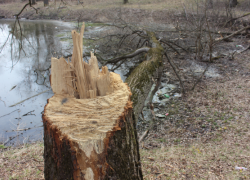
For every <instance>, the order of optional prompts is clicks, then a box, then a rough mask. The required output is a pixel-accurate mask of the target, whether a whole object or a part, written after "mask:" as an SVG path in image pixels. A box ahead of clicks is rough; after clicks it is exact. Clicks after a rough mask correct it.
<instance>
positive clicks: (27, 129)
mask: <svg viewBox="0 0 250 180" xmlns="http://www.w3.org/2000/svg"><path fill="white" fill-rule="evenodd" d="M20 25H21V30H22V31H20V28H19V27H18V26H17V27H18V29H19V32H18V33H12V32H13V29H14V26H15V21H14V20H0V82H1V89H0V144H4V145H5V146H10V145H11V146H15V145H18V144H24V143H31V142H34V141H38V140H43V123H42V113H43V110H44V106H45V105H46V104H47V99H49V98H50V97H51V96H53V92H52V90H51V88H50V82H49V75H50V65H51V57H61V56H67V55H68V54H71V53H72V39H71V30H73V29H76V28H77V27H76V26H77V24H76V23H73V22H61V21H44V20H38V21H37V20H36V21H27V20H22V21H21V22H20ZM107 28H108V27H105V26H103V25H99V24H93V23H92V24H89V25H88V24H87V25H86V31H85V34H84V37H85V38H89V37H91V36H96V35H97V34H98V33H99V32H103V31H105V30H107ZM20 32H22V34H21V33H20ZM84 48H85V51H86V52H87V51H88V52H89V51H91V50H92V49H91V48H92V47H89V46H86V47H84ZM129 64H131V63H129ZM132 65H133V63H132ZM108 67H110V68H111V66H109V65H108ZM115 72H116V73H118V74H120V75H121V77H122V79H123V81H124V80H125V76H124V74H126V73H128V70H127V69H126V67H121V68H119V69H117V70H116V71H115ZM30 97H31V98H30ZM22 101H23V102H22ZM20 102H21V103H20Z"/></svg>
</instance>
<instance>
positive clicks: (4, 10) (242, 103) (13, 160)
mask: <svg viewBox="0 0 250 180" xmlns="http://www.w3.org/2000/svg"><path fill="white" fill-rule="evenodd" d="M167 2H169V1H167ZM242 2H243V1H242ZM244 2H245V1H244ZM102 3H103V2H102ZM102 3H99V4H98V2H93V3H90V4H89V5H87V4H88V3H87V2H86V4H85V3H84V6H85V8H86V11H84V12H82V11H80V10H79V11H78V8H77V7H75V6H76V2H73V3H72V5H71V6H69V7H70V8H71V11H69V10H67V11H66V9H67V8H61V9H60V8H58V7H57V8H55V9H54V10H53V7H52V6H51V7H49V8H44V7H42V2H39V3H38V4H37V5H36V7H38V8H41V9H42V11H41V12H39V13H38V14H35V12H34V10H32V11H29V10H28V11H27V12H25V13H24V14H23V17H25V18H29V19H41V18H44V19H62V20H77V19H79V20H89V21H94V22H109V21H110V18H109V17H110V16H111V15H110V14H112V13H110V9H107V8H108V7H109V8H113V9H112V10H113V12H114V14H117V12H118V11H119V6H121V2H119V3H114V2H113V1H107V2H106V4H105V5H104V4H102ZM180 3H182V1H175V3H169V4H168V3H165V4H164V3H163V1H159V2H158V3H155V4H157V5H155V6H154V2H152V3H149V2H144V3H141V4H140V3H136V2H134V1H131V3H130V4H128V5H126V8H123V9H122V10H121V11H122V12H123V13H122V14H126V13H127V15H128V19H131V21H137V20H138V19H139V18H143V17H144V16H143V14H147V12H148V11H149V9H150V7H151V6H153V7H154V9H153V11H152V16H151V17H152V18H153V20H154V21H155V22H161V23H164V21H165V20H164V18H163V17H164V16H165V15H166V16H167V15H169V13H170V12H172V11H168V10H167V9H168V8H169V9H170V10H172V9H178V8H180V7H181V5H180ZM17 4H18V6H19V7H20V6H21V5H22V4H23V3H17ZM17 4H16V5H15V6H13V4H12V5H10V4H5V5H4V6H2V5H1V7H0V15H2V14H4V16H6V17H10V18H11V17H12V15H13V12H14V11H18V10H20V8H17ZM74 4H75V5H74ZM111 4H112V5H111ZM150 4H151V5H150ZM99 5H100V6H101V5H102V6H103V8H102V11H101V13H100V9H98V7H99ZM165 5H166V6H165ZM57 6H63V7H64V6H65V5H62V4H60V3H59V2H58V3H57ZM139 7H140V8H139ZM79 9H80V8H79ZM151 10H152V9H151ZM151 10H150V11H151ZM64 11H65V12H64ZM246 11H247V10H244V9H243V10H242V12H240V13H239V14H242V13H244V12H246ZM66 12H70V13H68V15H67V14H66ZM91 12H92V16H91ZM32 13H33V14H32ZM135 14H139V15H138V16H136V18H134V19H133V18H132V17H133V15H135ZM129 17H130V18H129ZM137 18H138V19H137ZM144 18H145V19H147V18H148V17H144ZM233 40H234V41H233V42H229V43H228V42H227V43H226V42H225V43H222V44H221V45H220V46H221V48H220V49H217V50H218V51H219V50H220V51H223V47H227V48H226V50H227V51H229V50H237V48H238V47H239V45H241V46H244V47H247V46H248V45H249V44H250V39H236V38H234V39H233ZM226 50H225V51H226ZM171 58H172V59H173V61H174V62H175V64H176V65H177V66H178V68H179V70H181V71H183V73H181V77H182V78H183V81H184V85H185V87H186V88H187V89H188V88H190V87H192V86H193V84H194V78H195V76H194V74H195V72H194V71H192V68H193V67H202V68H204V67H206V66H207V65H209V66H210V68H211V70H214V71H211V73H212V74H213V75H214V74H217V75H218V76H217V75H216V76H212V75H211V76H209V75H207V76H206V75H205V76H204V77H203V78H202V80H201V82H200V83H199V84H198V85H197V86H196V88H195V90H194V91H187V93H186V94H182V93H181V89H180V85H179V81H178V79H177V77H176V75H175V73H174V72H173V70H172V69H171V67H170V65H169V64H168V62H167V61H166V62H165V69H164V75H163V79H162V83H166V82H168V83H170V84H174V85H176V87H177V88H175V90H173V92H172V94H171V95H170V97H169V100H168V101H166V103H165V104H163V105H159V104H154V106H155V108H157V109H158V110H157V112H155V114H156V113H157V114H163V115H164V114H167V113H168V115H167V116H164V117H162V118H158V117H156V118H155V121H153V122H151V121H142V120H141V124H142V126H140V127H138V134H139V136H141V135H142V134H143V132H144V131H145V130H146V129H147V128H148V127H149V126H150V125H151V124H150V123H153V129H152V130H151V131H150V132H149V134H148V136H147V137H146V138H145V140H144V141H142V142H141V143H140V154H141V163H142V170H143V175H144V179H209V180H210V179H211V180H213V179H232V180H234V179H240V180H242V179H250V171H249V168H250V151H249V150H250V145H249V144H250V130H249V127H250V105H249V104H250V50H249V49H248V50H246V51H244V52H242V53H236V54H235V55H234V59H231V58H230V57H229V56H225V57H223V58H220V59H217V60H215V61H214V62H213V63H212V64H208V63H205V62H203V63H201V62H198V61H196V60H193V59H192V60H191V58H190V57H188V56H184V57H183V56H179V55H174V54H173V55H172V56H171ZM181 71H180V72H181ZM187 72H188V73H187ZM189 72H192V73H189ZM174 93H180V94H182V96H181V97H178V98H176V97H173V94H174ZM0 148H1V149H0V151H1V154H0V174H1V177H0V179H44V177H43V144H42V143H41V142H38V143H36V144H31V145H22V146H20V147H18V148H7V147H4V146H0ZM13 167H15V168H13ZM236 167H245V168H248V169H247V170H237V169H236Z"/></svg>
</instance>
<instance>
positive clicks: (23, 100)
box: [9, 89, 51, 107]
mask: <svg viewBox="0 0 250 180" xmlns="http://www.w3.org/2000/svg"><path fill="white" fill-rule="evenodd" d="M50 90H51V89H47V90H45V91H43V92H40V93H38V94H36V95H34V96H31V97H29V98H27V99H24V100H22V101H20V102H18V103H16V104H13V105H11V106H9V107H14V106H16V105H18V104H21V103H23V102H24V101H27V100H29V99H31V98H33V97H36V96H38V95H40V94H43V93H46V92H48V91H50Z"/></svg>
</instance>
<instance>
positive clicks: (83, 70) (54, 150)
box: [43, 25, 143, 180]
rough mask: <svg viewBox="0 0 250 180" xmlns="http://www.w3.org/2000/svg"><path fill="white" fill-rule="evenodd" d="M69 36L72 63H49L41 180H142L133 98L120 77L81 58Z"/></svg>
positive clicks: (76, 39)
mask: <svg viewBox="0 0 250 180" xmlns="http://www.w3.org/2000/svg"><path fill="white" fill-rule="evenodd" d="M83 32H84V25H83V27H82V29H81V32H80V34H79V33H77V32H76V31H72V37H73V44H74V48H73V56H72V59H71V62H67V61H66V60H65V59H63V58H60V59H56V58H52V60H51V86H52V89H53V91H54V93H55V94H54V96H53V97H51V98H50V99H49V100H48V104H47V105H46V106H45V108H44V114H43V125H44V159H45V168H44V177H45V179H75V180H78V179H79V180H99V179H134V180H136V179H138V180H142V179H143V178H142V173H141V168H140V167H141V166H140V157H139V156H140V155H139V152H138V149H139V148H138V143H137V133H136V127H135V119H134V116H133V111H132V102H131V101H130V97H131V95H132V94H131V92H130V89H129V87H128V85H127V84H125V83H123V81H122V80H121V77H120V75H119V74H116V73H113V72H109V71H108V68H107V67H106V66H105V67H102V69H101V71H100V70H99V68H98V62H97V59H96V57H95V56H94V54H93V53H91V58H90V60H89V62H88V63H86V62H83V58H82V52H83V50H82V48H83V46H82V39H83Z"/></svg>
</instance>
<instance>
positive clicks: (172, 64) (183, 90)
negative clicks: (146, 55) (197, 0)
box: [165, 52, 185, 94]
mask: <svg viewBox="0 0 250 180" xmlns="http://www.w3.org/2000/svg"><path fill="white" fill-rule="evenodd" d="M165 56H166V58H167V60H168V62H169V64H170V65H171V67H172V68H173V70H174V72H175V74H176V76H177V78H178V79H179V81H180V84H181V87H182V92H183V94H185V88H184V85H183V82H182V80H181V77H180V76H179V74H178V73H177V70H176V68H175V66H174V63H173V62H172V60H171V59H170V58H169V57H168V55H167V53H166V52H165Z"/></svg>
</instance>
